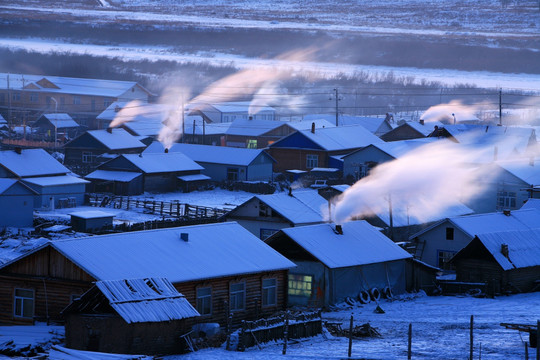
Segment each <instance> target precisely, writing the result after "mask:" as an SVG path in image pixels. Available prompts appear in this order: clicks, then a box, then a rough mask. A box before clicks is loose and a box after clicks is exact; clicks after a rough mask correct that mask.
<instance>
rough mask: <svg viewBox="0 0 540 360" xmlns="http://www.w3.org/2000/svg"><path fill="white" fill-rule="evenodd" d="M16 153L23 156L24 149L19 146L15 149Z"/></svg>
mask: <svg viewBox="0 0 540 360" xmlns="http://www.w3.org/2000/svg"><path fill="white" fill-rule="evenodd" d="M15 152H16V153H17V154H19V155H21V154H22V148H21V147H20V146H17V147H16V148H15Z"/></svg>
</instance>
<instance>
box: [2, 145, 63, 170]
mask: <svg viewBox="0 0 540 360" xmlns="http://www.w3.org/2000/svg"><path fill="white" fill-rule="evenodd" d="M0 165H1V166H3V167H5V168H6V169H8V170H9V171H11V172H12V173H14V174H15V175H16V176H19V177H29V176H44V175H58V174H67V173H68V172H69V170H68V168H66V167H65V166H64V165H62V164H60V163H59V162H58V160H56V159H55V158H53V157H52V156H51V155H50V154H49V153H48V152H46V151H45V150H43V149H22V150H21V153H20V154H18V153H17V152H16V151H14V150H6V151H0Z"/></svg>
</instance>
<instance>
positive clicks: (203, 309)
mask: <svg viewBox="0 0 540 360" xmlns="http://www.w3.org/2000/svg"><path fill="white" fill-rule="evenodd" d="M197 311H198V312H199V314H201V315H210V314H212V288H211V287H201V288H198V289H197Z"/></svg>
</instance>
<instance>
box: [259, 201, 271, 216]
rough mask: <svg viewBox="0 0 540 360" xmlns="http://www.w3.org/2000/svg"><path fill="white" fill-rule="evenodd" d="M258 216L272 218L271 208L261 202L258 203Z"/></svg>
mask: <svg viewBox="0 0 540 360" xmlns="http://www.w3.org/2000/svg"><path fill="white" fill-rule="evenodd" d="M259 216H261V217H268V216H272V208H271V207H270V206H268V205H266V204H265V203H263V202H260V201H259Z"/></svg>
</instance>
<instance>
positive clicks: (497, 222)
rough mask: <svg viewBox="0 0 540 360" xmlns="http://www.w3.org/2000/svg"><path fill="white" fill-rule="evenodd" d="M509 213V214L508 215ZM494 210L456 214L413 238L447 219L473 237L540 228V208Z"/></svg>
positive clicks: (417, 234)
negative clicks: (464, 214)
mask: <svg viewBox="0 0 540 360" xmlns="http://www.w3.org/2000/svg"><path fill="white" fill-rule="evenodd" d="M506 214H508V215H506ZM506 214H505V212H493V213H485V214H473V215H467V216H455V217H449V218H448V219H445V220H441V221H440V222H438V223H436V224H433V225H432V226H429V227H427V228H426V229H424V230H422V231H420V232H418V233H416V234H414V235H412V236H411V238H415V237H417V236H420V235H422V234H424V233H426V232H428V231H430V230H431V229H433V228H434V227H436V226H439V225H440V224H441V223H443V222H445V221H449V222H450V223H451V224H453V225H454V226H456V227H458V228H459V229H461V230H462V231H463V232H464V233H466V234H467V235H469V236H470V237H471V238H473V237H474V236H475V235H479V234H485V233H490V232H501V231H514V230H524V229H540V210H538V209H536V208H533V209H524V210H515V211H511V212H506Z"/></svg>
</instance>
